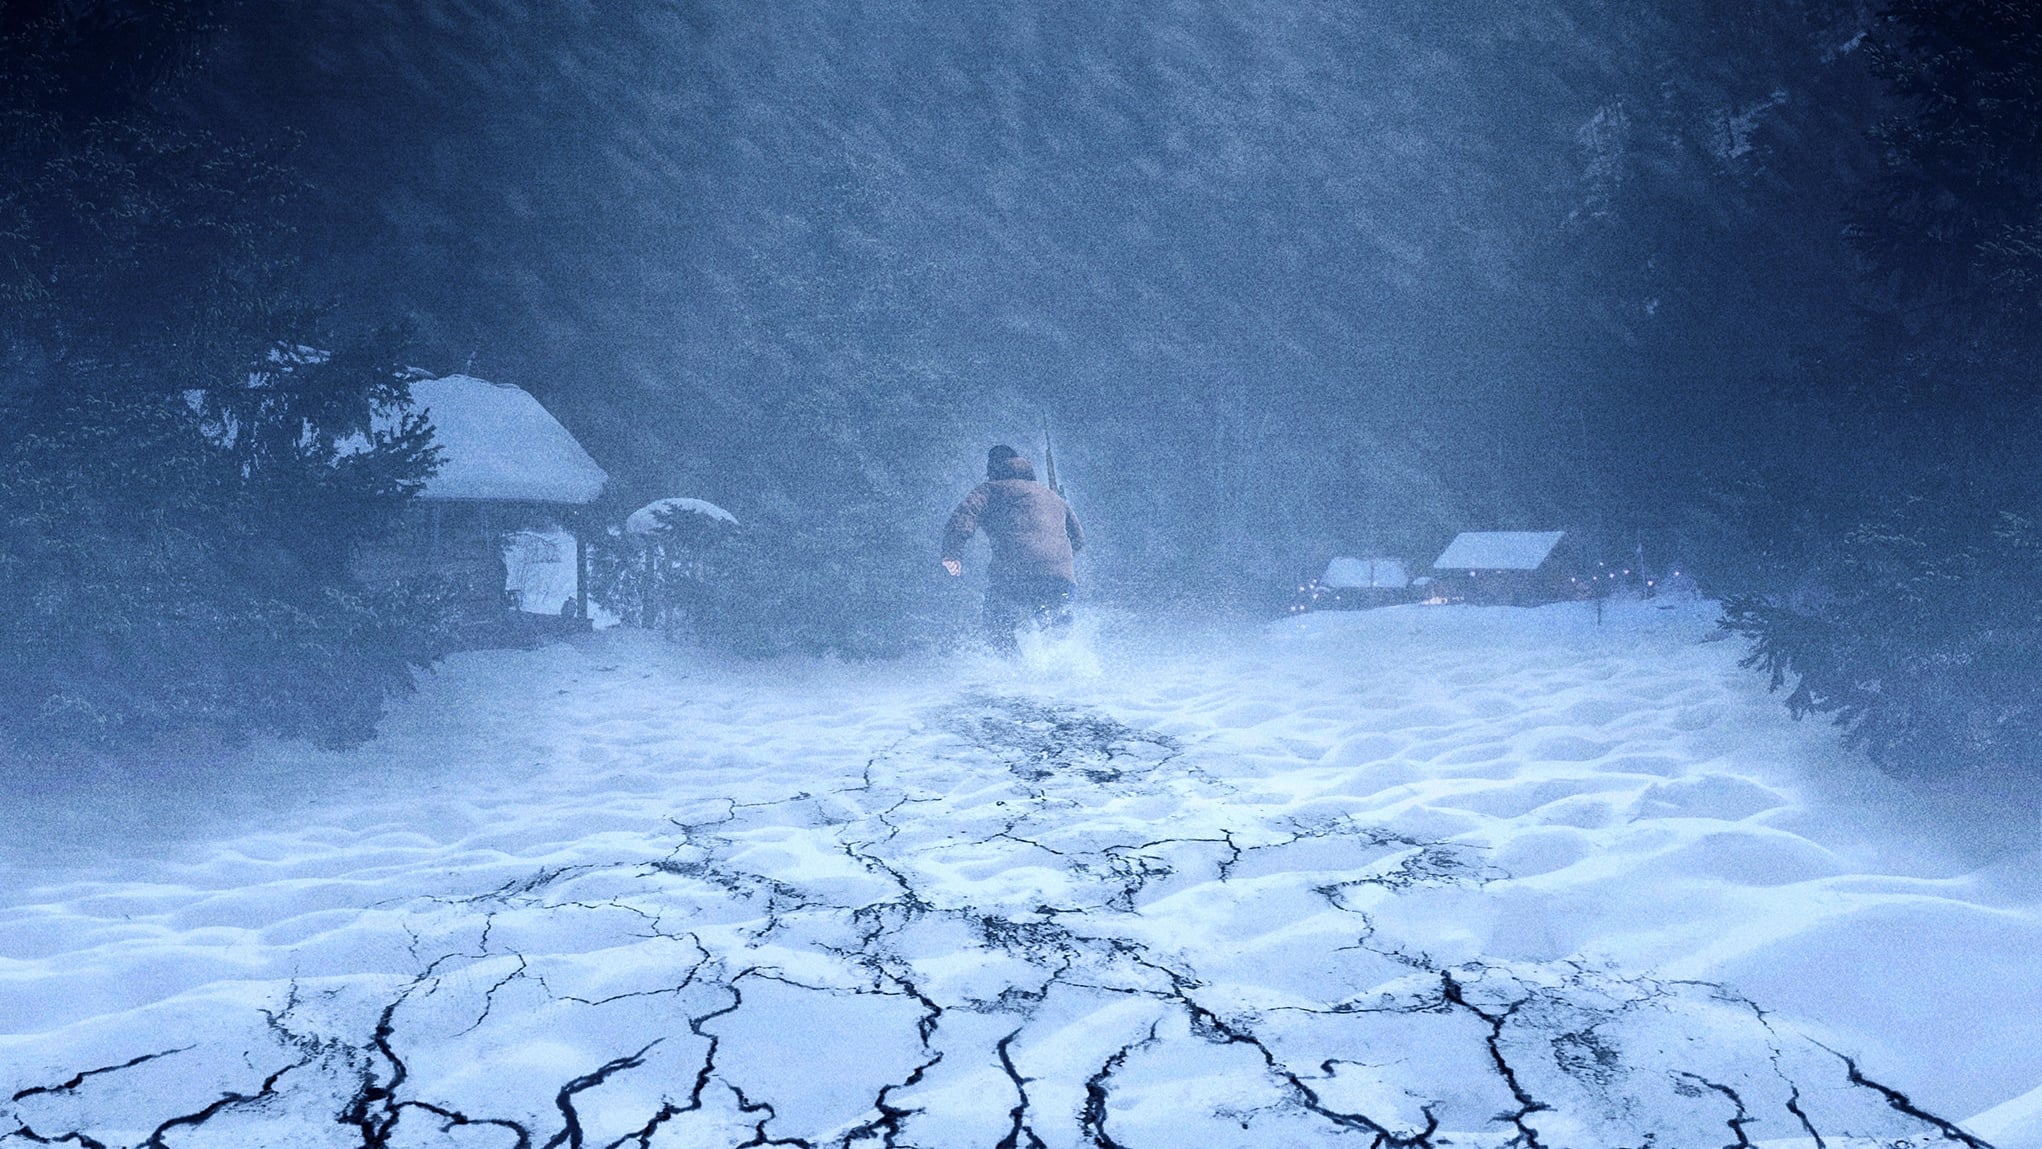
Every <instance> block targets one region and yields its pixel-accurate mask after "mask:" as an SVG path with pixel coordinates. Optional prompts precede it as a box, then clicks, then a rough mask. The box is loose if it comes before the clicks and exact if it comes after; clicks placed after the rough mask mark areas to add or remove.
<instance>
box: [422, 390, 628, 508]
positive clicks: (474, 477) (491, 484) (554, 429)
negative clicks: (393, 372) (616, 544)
mask: <svg viewBox="0 0 2042 1149" xmlns="http://www.w3.org/2000/svg"><path fill="white" fill-rule="evenodd" d="M411 404H412V407H413V409H414V410H418V411H421V412H424V413H425V415H426V416H427V417H428V418H429V419H431V420H432V425H433V432H434V440H435V441H436V442H437V443H438V444H439V445H440V448H441V454H440V457H441V460H442V461H441V465H440V469H439V471H438V473H436V474H434V475H433V477H432V478H431V479H429V480H427V481H426V485H425V490H424V491H422V492H421V493H420V497H421V498H426V499H436V500H447V501H457V500H467V501H485V500H486V501H502V502H519V503H562V504H568V505H580V504H583V503H592V502H594V501H595V500H596V498H597V497H598V496H600V495H601V494H602V493H603V485H604V484H605V483H607V482H609V475H607V474H605V473H604V471H603V469H602V468H601V467H599V466H597V465H596V461H595V460H594V459H591V458H590V457H589V454H588V452H587V451H585V450H583V449H582V446H581V444H580V443H577V442H575V439H574V436H573V435H570V434H568V432H567V428H565V427H563V426H561V425H560V421H559V420H557V419H555V418H554V417H553V416H552V414H551V413H550V412H548V411H547V410H546V408H545V407H543V406H541V405H540V403H539V401H538V400H537V399H534V398H533V397H532V396H531V395H530V394H529V393H528V392H526V391H524V390H522V389H520V388H517V387H513V386H511V385H510V384H508V383H491V382H490V381H488V380H487V379H477V378H475V377H474V376H472V375H448V376H446V377H445V378H441V379H420V380H417V381H415V382H413V383H412V384H411Z"/></svg>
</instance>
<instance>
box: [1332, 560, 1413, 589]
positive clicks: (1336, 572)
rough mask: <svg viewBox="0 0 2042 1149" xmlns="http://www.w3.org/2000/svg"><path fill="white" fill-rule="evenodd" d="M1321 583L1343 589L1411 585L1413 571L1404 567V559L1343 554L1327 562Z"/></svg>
mask: <svg viewBox="0 0 2042 1149" xmlns="http://www.w3.org/2000/svg"><path fill="white" fill-rule="evenodd" d="M1319 585H1320V586H1329V587H1335V588H1343V589H1344V588H1348V587H1402V586H1410V585H1411V573H1410V572H1409V571H1407V570H1405V569H1404V560H1403V559H1357V558H1349V557H1348V556H1346V555H1341V556H1340V557H1338V558H1336V559H1334V560H1333V561H1332V562H1329V563H1327V564H1326V573H1325V574H1323V575H1320V576H1319Z"/></svg>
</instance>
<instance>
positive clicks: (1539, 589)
mask: <svg viewBox="0 0 2042 1149" xmlns="http://www.w3.org/2000/svg"><path fill="white" fill-rule="evenodd" d="M1566 536H1567V532H1565V531H1463V532H1462V533H1461V534H1458V535H1456V536H1454V540H1453V542H1451V543H1449V544H1447V548H1446V549H1445V550H1444V551H1441V552H1440V555H1439V557H1438V558H1436V559H1434V560H1433V561H1432V571H1433V589H1434V597H1435V598H1436V599H1438V598H1443V599H1445V600H1447V601H1451V602H1473V603H1492V604H1493V603H1508V604H1511V605H1516V606H1529V605H1534V604H1536V603H1542V602H1556V601H1559V600H1561V599H1568V598H1574V597H1577V596H1576V594H1575V593H1574V580H1572V579H1570V578H1569V577H1568V575H1567V572H1566V571H1565V570H1564V569H1562V565H1561V564H1560V563H1557V562H1555V561H1553V557H1554V552H1555V551H1556V550H1557V549H1558V548H1559V546H1560V544H1561V540H1563V539H1565V538H1566Z"/></svg>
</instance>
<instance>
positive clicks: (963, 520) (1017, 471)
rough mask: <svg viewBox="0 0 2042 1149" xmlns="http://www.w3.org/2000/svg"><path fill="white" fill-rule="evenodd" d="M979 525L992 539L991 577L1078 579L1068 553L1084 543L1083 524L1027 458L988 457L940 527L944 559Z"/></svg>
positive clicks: (954, 557)
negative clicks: (983, 473) (981, 476)
mask: <svg viewBox="0 0 2042 1149" xmlns="http://www.w3.org/2000/svg"><path fill="white" fill-rule="evenodd" d="M981 528H983V529H984V530H985V532H986V539H987V541H989V542H991V543H992V544H993V565H992V568H991V572H992V578H993V581H994V582H1006V581H1015V580H1021V579H1035V578H1056V579H1063V580H1065V581H1067V582H1075V581H1076V574H1075V572H1074V571H1073V570H1072V565H1071V557H1072V556H1073V555H1074V554H1076V553H1077V552H1078V551H1081V550H1083V549H1085V530H1084V528H1083V527H1081V526H1079V525H1078V516H1077V515H1076V514H1075V513H1073V512H1072V511H1071V506H1070V504H1069V503H1066V502H1064V500H1063V497H1062V496H1060V495H1058V494H1057V493H1056V492H1055V491H1052V490H1050V489H1049V488H1048V487H1045V486H1043V485H1042V484H1041V483H1038V482H1036V481H1035V467H1034V466H1033V465H1032V464H1030V463H1029V462H1028V460H1027V459H1024V458H1022V457H1020V456H1018V455H1016V456H1014V457H1012V458H1009V459H1004V460H999V461H997V462H992V463H988V465H987V477H986V481H985V482H983V483H980V484H979V485H978V487H977V488H976V489H974V490H973V491H972V492H971V494H969V495H966V496H965V497H964V501H963V502H961V503H959V504H957V510H956V511H955V512H953V513H952V514H951V516H950V523H949V525H948V526H946V527H944V529H943V559H944V561H946V562H949V561H959V562H961V561H963V559H964V544H965V543H966V542H967V541H969V540H970V539H971V536H972V534H973V533H974V532H976V531H978V530H979V529H981Z"/></svg>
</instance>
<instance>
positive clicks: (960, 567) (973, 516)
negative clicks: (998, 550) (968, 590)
mask: <svg viewBox="0 0 2042 1149" xmlns="http://www.w3.org/2000/svg"><path fill="white" fill-rule="evenodd" d="M990 497H991V492H990V491H988V490H987V489H986V485H985V484H984V483H980V484H979V485H978V486H977V487H976V488H974V489H973V490H972V492H971V493H970V494H968V495H966V496H964V501H963V502H961V503H959V504H957V509H956V510H955V511H952V512H951V513H950V522H949V523H948V524H947V525H946V526H944V528H943V569H944V570H947V571H949V572H950V573H951V574H953V575H957V574H962V573H963V572H964V544H965V543H968V542H970V541H971V536H972V535H974V534H976V533H977V532H978V517H979V515H980V514H982V513H984V511H985V509H986V500H987V499H988V498H990Z"/></svg>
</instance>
